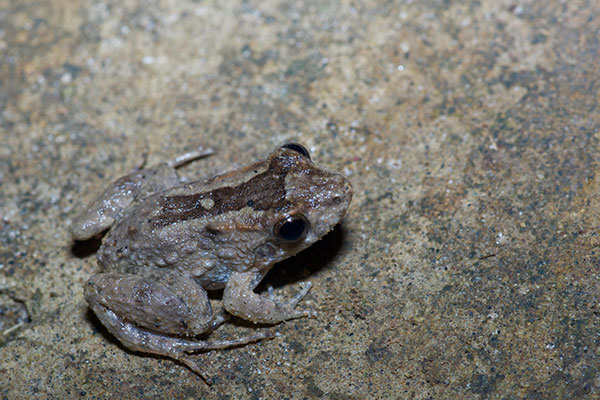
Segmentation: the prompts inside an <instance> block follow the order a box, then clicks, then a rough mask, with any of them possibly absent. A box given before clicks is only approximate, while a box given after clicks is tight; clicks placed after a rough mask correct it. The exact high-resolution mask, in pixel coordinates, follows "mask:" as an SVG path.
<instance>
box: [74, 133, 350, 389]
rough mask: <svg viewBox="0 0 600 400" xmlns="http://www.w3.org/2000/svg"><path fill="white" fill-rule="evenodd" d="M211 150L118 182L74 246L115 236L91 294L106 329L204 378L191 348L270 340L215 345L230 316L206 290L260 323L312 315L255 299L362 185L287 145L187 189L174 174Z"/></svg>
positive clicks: (101, 257) (289, 304) (82, 222)
mask: <svg viewBox="0 0 600 400" xmlns="http://www.w3.org/2000/svg"><path fill="white" fill-rule="evenodd" d="M206 154H207V153H203V152H199V151H198V152H192V153H188V154H186V155H184V156H182V157H179V158H177V159H175V160H173V161H172V162H168V163H165V164H162V165H160V166H158V167H157V168H153V169H138V170H136V171H134V172H132V173H130V174H129V175H127V176H124V177H122V178H120V179H118V180H117V181H115V182H114V183H113V184H112V185H110V186H109V188H108V189H107V190H106V191H105V192H104V193H103V194H102V195H101V196H100V197H99V198H98V199H97V200H96V201H94V202H93V203H92V204H91V205H90V206H89V207H88V209H87V210H86V211H85V212H84V213H83V214H82V215H81V216H80V217H78V218H77V219H76V220H75V221H74V222H73V223H72V225H71V227H70V232H71V235H72V237H73V238H74V239H76V240H85V239H89V238H91V237H93V236H95V235H97V234H99V233H101V232H103V231H104V230H106V229H109V228H110V230H109V231H108V233H107V235H106V238H105V240H104V242H103V244H102V246H101V247H100V249H99V251H98V255H97V258H98V263H99V264H100V267H101V268H102V270H103V272H102V273H98V274H96V275H94V276H92V277H91V278H90V280H89V281H88V282H87V284H86V286H85V298H86V300H87V302H88V303H89V305H90V307H91V309H92V310H93V311H94V313H95V314H96V316H97V317H98V318H99V319H100V321H101V322H102V323H103V324H104V326H106V328H107V329H108V331H109V332H110V333H111V334H113V335H114V336H115V337H117V339H119V341H120V342H121V343H122V344H123V345H125V346H126V347H128V348H129V349H131V350H135V351H140V352H144V353H153V354H159V355H163V356H166V357H170V358H172V359H175V360H178V361H180V362H182V363H183V364H185V365H186V366H188V367H189V368H190V369H192V370H193V371H194V372H196V373H197V374H198V375H200V376H202V377H204V378H205V379H206V380H207V381H208V379H207V378H206V377H205V376H204V375H203V373H202V371H201V369H200V367H199V366H198V365H197V364H196V363H195V362H194V361H193V360H192V359H191V358H190V356H189V353H191V352H194V351H199V350H209V349H221V348H226V347H231V346H236V345H240V344H245V343H248V342H251V341H256V340H260V339H264V338H266V337H270V336H272V335H271V334H269V333H260V334H256V335H251V336H247V337H242V338H239V339H234V340H224V341H212V342H210V341H205V340H200V339H198V338H197V336H198V335H200V334H207V333H208V332H210V331H211V330H213V329H215V328H216V327H218V326H219V325H220V324H222V323H223V322H224V321H226V320H227V319H228V314H227V313H220V314H217V315H213V311H212V308H211V305H210V303H209V300H208V297H207V293H206V290H212V289H224V291H223V305H224V308H225V310H226V311H227V312H228V313H229V314H232V315H235V316H237V317H240V318H243V319H245V320H248V321H251V322H254V323H263V324H264V323H266V324H276V323H279V322H281V321H285V320H289V319H293V318H299V317H305V316H311V315H313V314H314V312H313V311H309V310H298V309H296V305H297V304H298V303H299V302H300V300H302V298H303V297H304V296H305V295H306V293H307V292H308V290H309V289H310V287H311V284H310V282H306V283H305V284H303V286H302V288H301V290H300V292H299V293H298V294H297V295H296V296H294V297H293V298H291V299H289V300H288V301H285V302H278V301H276V300H275V298H274V297H273V295H272V291H271V290H270V291H269V295H268V297H266V296H261V295H259V294H257V293H254V291H253V290H254V288H255V287H256V286H257V285H258V284H259V282H260V281H261V280H262V279H263V278H264V276H265V275H266V274H267V272H268V271H269V270H270V269H271V267H272V266H273V265H274V264H275V263H276V262H278V261H281V260H283V259H286V258H288V257H291V256H293V255H294V254H296V253H298V252H299V251H301V250H303V249H305V248H307V247H308V246H310V245H311V244H313V243H315V242H316V241H317V240H319V239H320V238H322V237H323V236H324V235H325V234H326V233H327V232H329V231H330V230H331V229H332V228H333V227H334V226H335V225H336V224H337V223H338V222H340V220H341V219H342V218H343V216H344V214H345V213H346V210H347V208H348V206H349V204H350V201H351V199H352V187H351V185H350V182H349V180H348V179H347V178H346V177H344V176H343V175H341V174H339V173H336V172H333V171H330V170H328V169H325V168H323V167H319V166H317V165H316V164H314V163H313V162H312V161H311V158H310V155H309V153H308V151H307V150H306V148H304V147H303V146H302V145H300V144H297V143H288V144H286V145H283V146H281V147H280V148H278V149H276V150H275V151H273V152H272V153H271V154H270V155H269V156H268V157H267V158H266V159H265V160H260V161H257V162H255V163H253V164H250V165H248V166H246V167H243V168H240V169H237V170H234V171H231V172H229V173H225V174H223V175H220V176H217V177H214V178H211V179H208V180H202V181H197V182H191V183H182V182H181V181H180V180H179V178H178V176H177V173H176V172H175V169H176V168H177V167H179V166H181V165H183V164H185V163H187V162H189V161H192V160H194V159H197V158H200V157H202V156H204V155H206Z"/></svg>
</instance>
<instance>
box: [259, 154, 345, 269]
mask: <svg viewBox="0 0 600 400" xmlns="http://www.w3.org/2000/svg"><path fill="white" fill-rule="evenodd" d="M266 163H267V165H268V168H267V169H266V173H265V174H264V176H263V177H264V180H263V181H262V183H263V184H262V185H257V186H256V187H255V188H260V189H259V190H258V191H257V192H256V193H255V195H256V199H255V200H253V201H252V203H251V204H252V206H253V208H254V209H255V210H256V211H261V208H262V209H263V211H264V213H263V214H262V215H263V221H262V222H263V223H262V225H263V232H265V233H267V234H266V235H264V236H263V238H264V239H265V241H264V243H261V244H260V245H259V246H257V247H256V249H255V262H254V265H255V266H257V267H259V266H260V265H263V266H268V265H271V264H273V263H275V262H277V261H280V260H283V259H285V258H287V257H290V256H292V255H294V254H296V253H298V252H299V251H301V250H303V249H305V248H307V247H309V246H310V245H312V244H313V243H315V242H316V241H318V240H319V239H321V238H322V237H323V236H324V235H325V234H327V233H328V232H329V231H330V230H331V229H333V227H334V226H335V225H336V224H338V223H339V222H340V221H341V219H342V218H343V217H344V215H345V213H346V210H347V209H348V206H349V205H350V201H351V200H352V186H351V184H350V181H349V180H348V178H346V177H345V176H343V175H341V174H339V173H337V172H334V171H330V170H328V169H325V168H322V167H319V166H317V165H316V164H315V163H313V161H312V160H311V158H310V155H309V153H308V151H307V150H306V148H305V147H304V146H302V145H300V144H297V143H288V144H285V145H283V146H281V147H280V148H278V149H277V150H275V151H274V152H273V153H271V154H270V156H269V158H268V159H267V160H266Z"/></svg>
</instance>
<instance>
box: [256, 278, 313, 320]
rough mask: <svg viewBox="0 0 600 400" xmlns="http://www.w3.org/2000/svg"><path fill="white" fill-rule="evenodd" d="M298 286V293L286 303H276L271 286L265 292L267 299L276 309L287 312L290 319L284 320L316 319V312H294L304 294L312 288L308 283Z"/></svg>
mask: <svg viewBox="0 0 600 400" xmlns="http://www.w3.org/2000/svg"><path fill="white" fill-rule="evenodd" d="M300 285H301V289H300V292H298V293H297V294H296V295H295V296H294V297H292V298H291V299H289V300H288V301H286V302H283V303H281V302H278V301H277V299H276V298H275V292H274V290H273V286H271V285H269V286H267V292H268V294H269V299H271V301H272V302H274V303H275V304H277V305H278V307H279V308H281V309H282V310H288V313H289V315H290V318H286V319H294V318H302V317H316V316H317V312H316V311H314V310H296V306H297V305H298V303H300V301H302V299H303V298H304V296H306V294H307V293H308V292H309V290H310V289H311V288H312V283H311V282H310V281H306V282H302V283H301V284H300Z"/></svg>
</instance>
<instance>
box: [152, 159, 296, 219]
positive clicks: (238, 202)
mask: <svg viewBox="0 0 600 400" xmlns="http://www.w3.org/2000/svg"><path fill="white" fill-rule="evenodd" d="M283 164H285V163H282V162H281V160H278V159H277V158H274V159H272V160H271V163H270V165H269V166H268V168H267V169H266V170H265V171H264V172H262V173H259V174H257V175H256V176H254V177H252V178H250V179H249V180H247V181H245V182H242V183H240V184H239V185H237V186H224V187H220V188H217V189H213V190H210V191H207V192H203V193H196V194H187V195H173V196H166V197H164V198H163V199H162V200H161V208H160V211H159V213H158V214H157V215H156V216H155V217H153V218H152V221H153V225H154V226H155V227H164V226H167V225H170V224H173V223H176V222H182V221H187V220H191V219H199V218H210V217H213V216H216V215H221V214H225V213H228V212H231V211H238V210H241V209H242V208H244V207H251V208H252V209H254V210H256V211H265V210H271V209H279V210H283V209H285V208H286V207H287V206H288V205H289V202H288V201H287V200H286V198H285V194H286V193H285V177H286V175H287V173H288V171H289V166H286V165H283ZM229 174H231V173H227V174H225V175H223V176H226V175H229ZM221 177H222V176H221ZM221 177H217V178H214V179H219V178H221ZM204 199H206V200H207V201H208V200H212V201H213V202H214V203H213V206H212V207H211V208H208V209H206V208H204V207H202V205H201V201H202V200H204ZM250 200H251V202H250Z"/></svg>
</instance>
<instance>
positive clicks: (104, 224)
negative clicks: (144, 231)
mask: <svg viewBox="0 0 600 400" xmlns="http://www.w3.org/2000/svg"><path fill="white" fill-rule="evenodd" d="M211 154H213V150H211V149H203V148H198V149H196V150H194V151H191V152H188V153H185V154H182V155H181V156H179V157H176V158H174V159H173V160H171V161H168V162H166V163H164V164H162V165H159V166H158V167H156V168H147V169H139V168H138V169H136V170H134V171H132V172H131V173H129V174H127V175H125V176H122V177H121V178H119V179H117V180H116V181H114V182H113V183H111V184H110V185H109V186H108V187H107V188H106V190H105V191H104V193H102V194H101V195H100V196H98V198H97V199H96V200H94V201H93V202H92V203H91V204H90V205H89V206H88V207H87V209H85V211H84V212H83V213H81V214H80V215H79V216H77V218H75V220H74V221H73V222H72V223H71V226H70V227H69V230H70V233H71V237H72V238H73V239H75V240H87V239H90V238H91V237H93V236H95V235H96V234H98V233H100V232H103V231H105V230H106V229H108V228H110V227H111V226H112V225H113V224H114V222H115V220H116V219H117V218H118V215H119V214H120V213H121V212H122V211H123V210H124V209H125V208H127V206H129V205H130V204H131V203H133V202H134V201H135V200H137V199H139V198H144V197H146V196H148V195H150V194H153V193H156V192H159V191H162V190H165V189H169V188H172V187H173V186H176V185H178V184H179V183H180V180H179V176H178V175H177V172H175V170H176V169H177V168H179V167H181V166H182V165H184V164H186V163H188V162H191V161H194V160H197V159H199V158H203V157H206V156H209V155H211Z"/></svg>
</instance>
